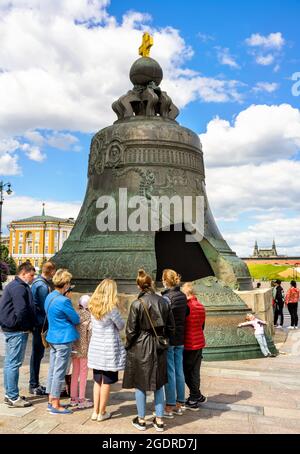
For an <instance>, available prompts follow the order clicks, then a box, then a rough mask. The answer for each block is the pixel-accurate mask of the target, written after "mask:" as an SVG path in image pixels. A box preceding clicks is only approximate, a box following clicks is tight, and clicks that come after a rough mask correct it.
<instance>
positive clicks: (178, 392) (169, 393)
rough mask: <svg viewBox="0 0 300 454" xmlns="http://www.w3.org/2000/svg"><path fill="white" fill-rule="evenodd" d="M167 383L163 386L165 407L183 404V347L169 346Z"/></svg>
mask: <svg viewBox="0 0 300 454" xmlns="http://www.w3.org/2000/svg"><path fill="white" fill-rule="evenodd" d="M167 371H168V383H167V384H166V385H165V392H166V405H169V406H174V405H176V402H179V403H181V404H184V403H185V397H184V394H185V382H184V373H183V345H178V346H170V347H169V348H168V353H167Z"/></svg>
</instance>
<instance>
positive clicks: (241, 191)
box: [0, 0, 300, 255]
mask: <svg viewBox="0 0 300 454" xmlns="http://www.w3.org/2000/svg"><path fill="white" fill-rule="evenodd" d="M0 13H1V19H0V36H1V37H2V43H3V45H2V46H1V50H0V97H1V100H2V102H1V105H2V107H0V178H1V179H3V180H4V181H10V182H11V183H12V185H13V188H14V191H15V192H14V195H13V196H12V197H11V198H10V200H8V199H7V200H6V203H5V205H4V208H5V211H4V220H5V222H9V221H10V220H11V219H12V218H14V219H15V218H18V217H24V216H27V215H28V216H29V215H33V214H38V213H39V211H41V203H42V202H43V201H45V202H46V210H47V211H48V213H49V214H52V215H63V216H75V215H76V213H77V212H78V208H79V207H80V205H81V201H82V200H83V197H84V194H85V188H86V182H87V179H86V170H87V162H88V152H89V144H90V140H91V137H92V135H93V134H94V133H95V132H96V131H97V130H98V129H101V128H102V127H105V126H106V125H108V124H110V123H111V122H112V121H114V118H115V117H114V114H113V113H112V112H111V109H110V104H111V102H112V101H114V100H115V99H116V98H117V97H118V96H120V95H121V94H123V93H124V92H125V91H126V90H127V89H129V88H130V82H129V80H128V76H127V74H128V71H129V68H130V66H131V63H132V62H133V61H134V59H135V58H137V49H138V46H139V44H140V40H141V36H142V32H143V30H149V31H150V32H152V33H153V34H154V37H155V41H154V47H153V49H152V53H151V54H152V56H153V57H154V58H157V60H158V61H159V62H160V63H161V65H162V67H163V69H164V75H165V77H164V82H163V84H164V85H163V86H164V88H166V89H167V91H168V93H169V95H170V96H172V98H173V99H174V100H175V102H176V103H177V104H178V105H179V107H180V109H181V113H180V116H179V118H178V121H179V122H180V123H181V124H183V125H185V126H187V127H189V128H191V129H193V130H194V131H195V132H197V133H198V134H199V135H200V138H201V141H202V143H203V147H204V159H205V163H206V174H207V187H208V195H209V200H210V202H211V205H212V209H213V212H214V214H215V217H216V218H217V221H218V225H219V226H220V228H221V231H222V232H223V234H224V236H225V238H226V239H227V240H228V242H229V244H230V245H231V246H232V248H233V249H234V250H236V251H237V252H238V253H239V254H240V255H245V254H248V253H249V252H250V251H251V249H252V245H253V243H254V240H255V239H256V238H257V240H258V242H259V244H261V245H264V246H268V245H269V244H271V242H272V240H273V237H275V239H276V241H277V243H278V245H279V250H280V252H281V253H288V254H296V253H297V254H299V253H300V244H299V240H298V232H299V227H300V213H299V210H300V197H299V195H300V182H297V180H300V179H299V172H300V163H299V150H300V112H299V102H300V96H293V94H292V86H293V84H294V83H295V82H293V81H292V80H291V78H292V75H293V74H295V73H297V72H299V73H300V49H299V46H300V44H299V21H300V3H299V1H296V0H288V1H279V0H272V1H271V0H270V1H264V2H263V3H262V2H259V1H256V0H255V1H252V2H243V3H241V4H238V3H237V2H236V1H226V2H225V1H221V0H219V1H217V0H210V1H209V2H201V1H187V2H181V1H176V0H175V1H174V0H173V1H169V0H164V1H158V0H152V1H151V2H140V1H139V2H138V1H122V2H120V1H116V0H112V1H111V2H108V1H107V0H92V1H91V2H88V1H87V0H73V1H72V2H71V1H70V0H60V1H59V2H58V0H52V1H50V0H43V1H41V0H31V1H29V0H12V1H10V2H8V1H6V0H0ZM299 78H300V74H299ZM225 122H227V123H225ZM208 126H209V127H208ZM291 180H292V181H291Z"/></svg>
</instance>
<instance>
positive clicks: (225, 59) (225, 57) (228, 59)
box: [216, 47, 240, 69]
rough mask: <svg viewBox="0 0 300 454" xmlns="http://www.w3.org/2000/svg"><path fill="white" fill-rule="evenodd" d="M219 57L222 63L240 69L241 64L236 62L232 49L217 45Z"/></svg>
mask: <svg viewBox="0 0 300 454" xmlns="http://www.w3.org/2000/svg"><path fill="white" fill-rule="evenodd" d="M216 49H217V57H218V61H219V63H220V64H221V65H226V66H230V68H235V69H239V68H240V65H239V64H238V63H237V62H236V60H235V58H234V57H233V56H232V55H231V54H230V50H229V49H228V48H227V47H226V48H221V47H217V48H216Z"/></svg>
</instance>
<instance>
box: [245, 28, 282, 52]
mask: <svg viewBox="0 0 300 454" xmlns="http://www.w3.org/2000/svg"><path fill="white" fill-rule="evenodd" d="M246 44H247V45H248V46H250V47H262V48H265V49H277V50H280V49H282V47H283V46H284V44H285V39H284V38H283V36H282V33H281V32H277V33H270V34H269V35H267V36H264V35H261V34H259V33H253V34H252V35H251V36H250V38H247V39H246Z"/></svg>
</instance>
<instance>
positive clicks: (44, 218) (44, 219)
mask: <svg viewBox="0 0 300 454" xmlns="http://www.w3.org/2000/svg"><path fill="white" fill-rule="evenodd" d="M12 222H68V223H69V224H71V223H74V222H75V221H74V219H73V218H67V219H66V218H56V217H54V216H46V213H45V203H43V210H42V214H41V216H31V217H30V218H25V219H18V220H17V221H12Z"/></svg>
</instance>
